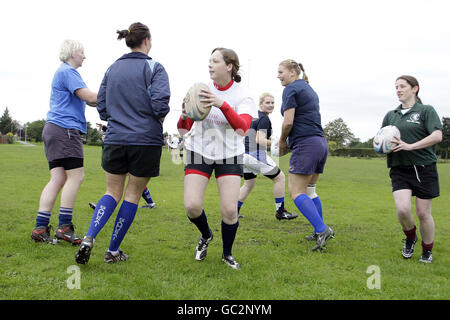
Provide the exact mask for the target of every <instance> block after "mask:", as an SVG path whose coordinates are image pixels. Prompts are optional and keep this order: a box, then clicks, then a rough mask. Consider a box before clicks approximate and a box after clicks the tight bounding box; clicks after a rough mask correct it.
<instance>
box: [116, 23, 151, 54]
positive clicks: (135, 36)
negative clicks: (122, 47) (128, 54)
mask: <svg viewBox="0 0 450 320" xmlns="http://www.w3.org/2000/svg"><path fill="white" fill-rule="evenodd" d="M116 33H117V34H118V36H117V40H122V39H125V42H126V44H127V47H129V48H131V49H133V48H136V47H139V46H140V45H141V44H142V42H143V41H144V40H145V39H147V38H151V35H150V30H149V28H148V27H147V26H146V25H145V24H142V23H140V22H135V23H133V24H132V25H131V26H130V27H129V28H128V29H125V30H120V31H119V30H117V32H116Z"/></svg>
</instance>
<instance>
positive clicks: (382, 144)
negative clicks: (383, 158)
mask: <svg viewBox="0 0 450 320" xmlns="http://www.w3.org/2000/svg"><path fill="white" fill-rule="evenodd" d="M394 137H398V138H400V131H399V130H398V128H397V127H396V126H385V127H383V128H381V129H380V130H379V131H378V132H377V134H376V135H375V137H374V138H373V149H374V150H375V151H376V152H377V153H379V154H387V153H390V152H392V149H393V148H395V146H397V143H396V142H395V139H394Z"/></svg>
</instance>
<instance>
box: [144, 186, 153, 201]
mask: <svg viewBox="0 0 450 320" xmlns="http://www.w3.org/2000/svg"><path fill="white" fill-rule="evenodd" d="M142 198H144V200H145V201H146V202H147V203H148V204H150V203H153V199H152V196H151V195H150V190H149V189H148V188H147V187H145V189H144V192H142Z"/></svg>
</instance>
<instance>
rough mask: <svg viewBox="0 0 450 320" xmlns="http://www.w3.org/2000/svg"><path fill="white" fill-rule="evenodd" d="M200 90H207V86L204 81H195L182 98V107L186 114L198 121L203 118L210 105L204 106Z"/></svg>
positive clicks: (206, 114)
mask: <svg viewBox="0 0 450 320" xmlns="http://www.w3.org/2000/svg"><path fill="white" fill-rule="evenodd" d="M201 90H206V91H209V87H208V86H207V85H206V84H204V83H201V82H199V83H195V84H194V85H193V86H192V87H191V88H190V89H189V90H188V92H187V94H186V97H185V98H184V109H185V111H186V114H187V116H188V117H189V118H190V119H192V120H194V121H200V120H203V119H205V118H206V117H207V116H208V114H209V111H211V107H205V103H203V102H201V101H200V99H201V96H200V92H201Z"/></svg>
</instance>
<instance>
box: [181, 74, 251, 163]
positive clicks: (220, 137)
mask: <svg viewBox="0 0 450 320" xmlns="http://www.w3.org/2000/svg"><path fill="white" fill-rule="evenodd" d="M209 90H210V91H211V92H212V93H213V94H214V95H216V96H217V97H219V98H221V99H222V100H224V101H226V102H227V103H228V104H229V105H230V107H231V108H233V109H234V111H236V113H237V114H249V115H250V116H252V117H253V118H257V117H258V109H257V107H256V104H255V102H254V101H253V99H252V98H251V96H250V94H249V93H248V92H247V90H246V89H245V88H244V87H243V86H241V85H240V84H239V83H237V82H233V84H232V85H231V87H229V88H228V89H227V90H224V91H222V90H219V89H218V88H216V87H215V86H214V83H213V82H212V81H211V82H210V83H209ZM243 141H244V137H243V136H240V135H238V134H237V133H236V132H235V131H234V129H233V128H232V127H231V125H230V124H229V123H228V120H227V119H226V118H225V116H224V114H223V113H222V111H221V110H220V109H219V108H216V107H211V111H210V113H209V114H208V116H207V117H206V118H205V119H203V120H202V121H195V122H194V125H193V126H192V129H191V132H190V133H189V136H188V138H187V139H186V142H185V146H186V149H187V150H190V151H194V152H195V153H199V154H201V155H202V156H203V157H205V158H208V159H211V160H221V159H228V158H232V157H235V156H239V155H241V154H243V153H244V152H245V146H244V142H243Z"/></svg>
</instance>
